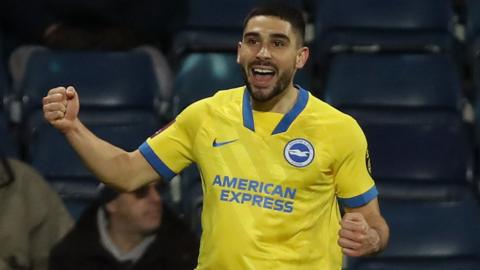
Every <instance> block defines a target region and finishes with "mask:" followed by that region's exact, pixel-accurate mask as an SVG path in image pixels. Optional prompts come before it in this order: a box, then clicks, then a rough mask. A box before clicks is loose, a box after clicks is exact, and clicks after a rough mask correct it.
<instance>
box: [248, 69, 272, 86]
mask: <svg viewBox="0 0 480 270" xmlns="http://www.w3.org/2000/svg"><path fill="white" fill-rule="evenodd" d="M276 73H277V72H276V70H275V69H274V68H273V67H270V66H269V67H253V68H252V69H251V74H252V82H251V83H252V84H253V85H255V86H257V87H267V86H269V85H270V84H271V82H272V80H273V78H274V77H275V74H276Z"/></svg>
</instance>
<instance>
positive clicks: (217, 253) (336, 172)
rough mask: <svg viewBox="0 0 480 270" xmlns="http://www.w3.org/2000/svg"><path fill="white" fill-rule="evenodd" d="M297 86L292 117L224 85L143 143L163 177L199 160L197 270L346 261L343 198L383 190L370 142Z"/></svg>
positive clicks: (324, 269) (356, 199)
mask: <svg viewBox="0 0 480 270" xmlns="http://www.w3.org/2000/svg"><path fill="white" fill-rule="evenodd" d="M298 89H299V90H298V91H299V94H298V98H297V101H296V104H295V105H294V107H293V108H292V109H291V110H290V111H289V112H288V113H286V114H285V115H283V114H278V113H271V112H256V111H253V110H252V107H251V104H250V94H249V92H248V91H247V90H246V89H245V87H240V88H235V89H231V90H225V91H219V92H218V93H217V94H215V95H214V96H213V97H210V98H207V99H204V100H201V101H198V102H196V103H194V104H192V105H190V106H189V107H188V108H186V109H185V110H184V111H183V112H182V113H181V114H180V115H178V117H177V118H176V119H175V121H174V122H173V123H172V124H171V125H170V126H168V127H167V128H165V129H163V130H162V131H161V132H157V133H156V134H155V135H153V136H152V137H151V138H149V139H147V140H146V142H145V143H143V144H142V145H141V146H140V151H141V152H142V154H143V155H144V156H145V158H146V159H147V160H148V162H149V163H150V164H151V165H152V166H153V167H154V168H155V169H156V170H157V172H158V173H159V174H160V175H162V176H163V177H164V178H166V179H170V178H171V177H172V176H174V175H175V174H177V173H179V172H180V171H181V170H182V169H184V168H185V167H186V166H188V165H189V164H190V163H192V162H195V163H197V165H198V168H199V170H200V174H201V177H202V187H203V194H204V202H203V213H202V227H203V231H202V239H201V247H200V255H199V260H198V266H197V268H196V269H198V270H204V269H214V270H239V269H241V270H244V269H260V270H264V269H296V270H297V269H305V270H312V269H321V270H331V269H341V265H342V254H341V249H340V247H339V246H338V244H337V240H338V230H339V229H340V225H339V221H340V220H341V216H340V213H339V206H338V201H339V202H340V203H341V204H344V205H346V206H348V207H358V206H361V205H364V204H366V203H367V202H369V201H370V200H372V199H374V198H375V197H376V196H377V190H376V188H375V184H374V182H373V180H372V178H371V176H370V173H369V170H368V169H367V142H366V140H365V136H364V134H363V132H362V131H361V129H360V127H359V126H358V124H357V123H356V121H355V120H354V119H353V118H351V117H350V116H348V115H346V114H344V113H341V112H339V111H338V110H336V109H334V108H333V107H331V106H330V105H328V104H326V103H324V102H323V101H321V100H319V99H317V98H315V97H314V96H312V95H310V93H309V92H307V91H306V90H304V89H302V88H301V87H298Z"/></svg>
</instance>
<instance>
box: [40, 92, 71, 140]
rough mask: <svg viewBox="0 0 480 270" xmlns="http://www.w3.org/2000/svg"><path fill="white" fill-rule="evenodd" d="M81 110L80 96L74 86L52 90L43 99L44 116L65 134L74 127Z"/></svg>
mask: <svg viewBox="0 0 480 270" xmlns="http://www.w3.org/2000/svg"><path fill="white" fill-rule="evenodd" d="M79 109H80V103H79V99H78V94H77V92H76V91H75V88H73V87H72V86H69V87H67V88H65V87H56V88H53V89H50V91H48V94H47V96H45V97H44V98H43V116H44V117H45V119H46V120H47V121H48V122H49V123H50V124H52V125H53V126H54V127H55V128H57V129H58V130H60V131H61V132H63V133H67V132H68V131H70V130H71V129H72V128H73V127H74V124H75V121H76V120H77V117H78V111H79Z"/></svg>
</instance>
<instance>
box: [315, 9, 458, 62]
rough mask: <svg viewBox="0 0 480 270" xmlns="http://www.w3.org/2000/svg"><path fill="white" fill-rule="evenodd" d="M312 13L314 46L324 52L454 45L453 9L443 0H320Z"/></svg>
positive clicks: (432, 48) (430, 48) (433, 48)
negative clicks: (313, 18) (315, 44)
mask: <svg viewBox="0 0 480 270" xmlns="http://www.w3.org/2000/svg"><path fill="white" fill-rule="evenodd" d="M314 17H315V20H316V23H315V26H316V39H317V41H318V43H317V44H318V46H317V48H318V49H319V50H320V51H321V52H324V53H328V52H337V51H348V50H355V49H356V48H357V49H358V50H363V49H365V48H367V49H370V50H378V49H383V50H400V51H405V50H407V51H411V50H415V51H419V50H420V51H432V52H437V51H449V50H452V49H453V48H454V38H453V35H452V29H453V22H454V20H453V19H454V12H453V7H452V4H451V2H450V1H446V0H443V1H438V0H422V1H417V0H392V1H383V0H366V1H350V0H321V1H319V2H317V8H316V12H315V15H314Z"/></svg>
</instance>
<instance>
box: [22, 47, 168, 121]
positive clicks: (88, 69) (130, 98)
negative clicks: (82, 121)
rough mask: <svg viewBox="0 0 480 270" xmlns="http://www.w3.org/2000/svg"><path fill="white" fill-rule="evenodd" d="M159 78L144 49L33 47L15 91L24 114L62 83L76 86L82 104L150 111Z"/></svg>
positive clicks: (157, 93) (157, 88) (159, 84)
mask: <svg viewBox="0 0 480 270" xmlns="http://www.w3.org/2000/svg"><path fill="white" fill-rule="evenodd" d="M158 80H159V79H158V78H157V76H156V74H155V67H154V66H153V64H152V59H151V58H150V55H149V54H147V53H146V52H144V51H137V50H135V51H128V52H94V51H82V52H79V51H51V50H34V51H33V52H32V53H31V55H30V56H29V57H28V62H27V63H26V67H25V75H24V77H23V78H22V81H21V82H20V83H19V90H17V91H19V92H20V93H19V95H21V96H22V101H23V103H24V104H23V113H24V114H26V115H28V114H29V113H30V112H31V111H32V110H35V109H38V108H39V107H40V106H41V101H42V98H43V96H44V95H45V94H46V92H47V91H48V89H51V88H53V87H55V86H62V85H63V86H67V85H74V86H75V87H76V89H77V91H79V95H80V97H81V103H82V108H86V109H101V110H109V109H118V108H122V109H139V110H150V111H153V110H154V108H155V107H154V106H155V105H158V100H159V98H160V96H161V95H162V91H165V89H161V85H162V84H161V82H159V81H158ZM165 98H166V99H168V98H169V97H165Z"/></svg>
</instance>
